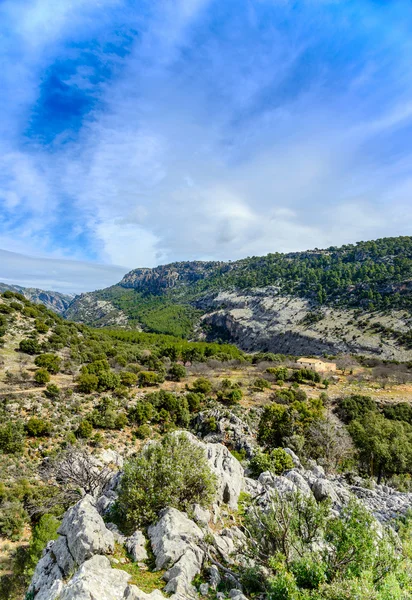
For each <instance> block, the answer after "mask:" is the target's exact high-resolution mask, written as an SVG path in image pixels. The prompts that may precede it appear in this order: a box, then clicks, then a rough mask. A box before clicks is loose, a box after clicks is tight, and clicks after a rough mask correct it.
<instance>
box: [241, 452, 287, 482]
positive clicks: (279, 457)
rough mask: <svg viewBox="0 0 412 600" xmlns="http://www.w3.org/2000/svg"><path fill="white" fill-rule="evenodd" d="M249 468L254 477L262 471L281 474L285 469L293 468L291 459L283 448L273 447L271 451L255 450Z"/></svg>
mask: <svg viewBox="0 0 412 600" xmlns="http://www.w3.org/2000/svg"><path fill="white" fill-rule="evenodd" d="M249 468H250V470H251V472H252V475H253V476H254V477H259V475H260V474H261V473H263V472H264V471H270V472H271V473H274V474H275V475H282V474H283V473H284V472H285V471H289V470H290V469H293V460H292V458H291V456H290V455H289V454H288V453H287V452H285V450H284V449H283V448H274V449H273V450H272V451H271V452H261V451H258V452H256V453H255V454H254V456H253V458H252V459H251V461H250V463H249Z"/></svg>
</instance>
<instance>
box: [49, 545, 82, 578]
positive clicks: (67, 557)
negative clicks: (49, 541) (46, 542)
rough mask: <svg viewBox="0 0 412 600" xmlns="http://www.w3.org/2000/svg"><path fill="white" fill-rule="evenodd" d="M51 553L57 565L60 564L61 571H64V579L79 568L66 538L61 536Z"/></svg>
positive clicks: (52, 547)
mask: <svg viewBox="0 0 412 600" xmlns="http://www.w3.org/2000/svg"><path fill="white" fill-rule="evenodd" d="M50 552H51V554H52V556H54V559H55V561H56V563H57V564H58V566H59V568H60V570H61V571H62V573H63V575H64V577H67V576H68V575H69V574H71V573H73V571H74V570H75V568H76V567H77V565H76V563H75V561H74V558H73V556H72V555H71V554H70V551H69V548H68V545H67V540H66V538H65V537H64V536H60V537H59V538H58V539H57V540H56V541H55V542H54V543H53V545H52V546H51V548H50Z"/></svg>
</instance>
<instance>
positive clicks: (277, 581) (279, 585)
mask: <svg viewBox="0 0 412 600" xmlns="http://www.w3.org/2000/svg"><path fill="white" fill-rule="evenodd" d="M268 588H269V589H268V594H267V597H268V600H299V590H298V586H297V584H296V581H295V578H294V577H293V575H292V573H288V572H287V571H281V572H280V573H277V574H276V575H275V577H273V578H271V579H270V580H269V582H268Z"/></svg>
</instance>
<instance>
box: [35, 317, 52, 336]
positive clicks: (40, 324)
mask: <svg viewBox="0 0 412 600" xmlns="http://www.w3.org/2000/svg"><path fill="white" fill-rule="evenodd" d="M34 327H35V329H36V331H37V332H38V333H47V332H48V331H49V326H48V325H46V323H45V322H44V321H42V320H41V319H36V321H35V324H34Z"/></svg>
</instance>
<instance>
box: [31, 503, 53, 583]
mask: <svg viewBox="0 0 412 600" xmlns="http://www.w3.org/2000/svg"><path fill="white" fill-rule="evenodd" d="M59 525H60V522H59V521H58V520H57V519H56V517H55V516H54V515H50V514H48V513H46V514H44V515H42V516H41V517H40V519H39V522H38V523H37V525H36V526H35V527H34V529H33V533H32V537H31V540H30V545H29V549H28V552H27V558H26V570H27V573H28V575H32V573H33V571H34V569H35V567H36V565H37V563H38V562H39V560H40V558H41V555H42V552H43V550H44V548H45V547H46V545H47V543H48V542H49V541H50V540H56V539H57V538H58V535H57V529H58V527H59Z"/></svg>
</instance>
